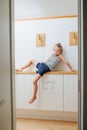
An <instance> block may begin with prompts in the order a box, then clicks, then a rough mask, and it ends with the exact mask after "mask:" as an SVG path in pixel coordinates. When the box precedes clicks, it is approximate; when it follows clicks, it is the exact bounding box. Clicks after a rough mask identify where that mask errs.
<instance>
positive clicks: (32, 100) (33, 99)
mask: <svg viewBox="0 0 87 130" xmlns="http://www.w3.org/2000/svg"><path fill="white" fill-rule="evenodd" d="M36 99H37V97H35V98H32V99H30V100H29V102H28V103H33V102H34V101H35V100H36Z"/></svg>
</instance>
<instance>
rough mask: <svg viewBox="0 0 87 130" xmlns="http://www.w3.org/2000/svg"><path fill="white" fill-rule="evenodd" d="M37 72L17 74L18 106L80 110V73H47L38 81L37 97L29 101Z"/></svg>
mask: <svg viewBox="0 0 87 130" xmlns="http://www.w3.org/2000/svg"><path fill="white" fill-rule="evenodd" d="M34 77H35V74H17V75H16V108H17V109H35V110H51V111H52V110H53V111H65V112H78V75H76V74H45V75H44V76H43V77H42V78H41V79H40V80H39V82H38V93H37V99H36V100H35V102H34V103H32V104H29V103H28V101H29V99H30V98H31V97H32V93H33V79H34Z"/></svg>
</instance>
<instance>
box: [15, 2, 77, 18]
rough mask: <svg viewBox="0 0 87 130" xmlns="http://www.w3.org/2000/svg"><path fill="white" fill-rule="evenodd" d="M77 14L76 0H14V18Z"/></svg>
mask: <svg viewBox="0 0 87 130" xmlns="http://www.w3.org/2000/svg"><path fill="white" fill-rule="evenodd" d="M77 14H78V0H15V18H16V19H20V18H33V17H35V18H36V17H49V16H64V15H77Z"/></svg>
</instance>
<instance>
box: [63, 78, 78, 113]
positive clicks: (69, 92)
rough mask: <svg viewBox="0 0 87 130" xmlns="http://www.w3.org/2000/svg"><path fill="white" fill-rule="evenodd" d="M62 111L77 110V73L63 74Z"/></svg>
mask: <svg viewBox="0 0 87 130" xmlns="http://www.w3.org/2000/svg"><path fill="white" fill-rule="evenodd" d="M64 111H72V112H77V111H78V76H77V75H64Z"/></svg>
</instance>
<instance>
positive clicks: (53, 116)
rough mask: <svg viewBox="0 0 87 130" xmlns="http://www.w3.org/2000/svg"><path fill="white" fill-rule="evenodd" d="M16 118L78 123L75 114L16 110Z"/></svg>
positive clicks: (76, 114)
mask: <svg viewBox="0 0 87 130" xmlns="http://www.w3.org/2000/svg"><path fill="white" fill-rule="evenodd" d="M16 117H17V118H33V119H45V120H63V121H78V113H77V112H64V111H46V110H28V109H26V110H25V109H16Z"/></svg>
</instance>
